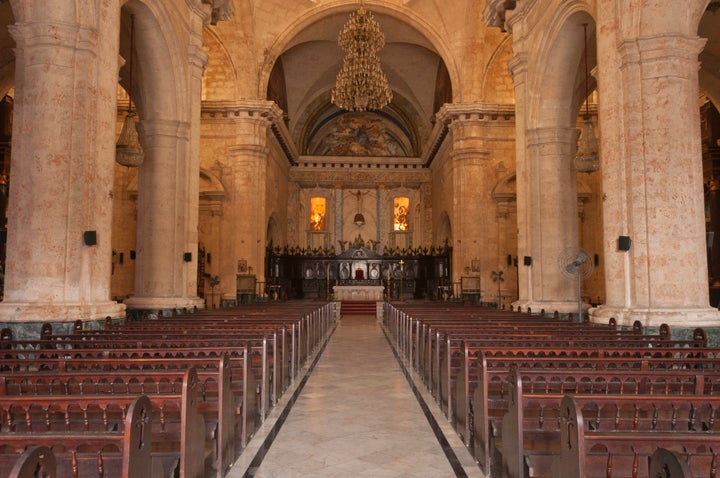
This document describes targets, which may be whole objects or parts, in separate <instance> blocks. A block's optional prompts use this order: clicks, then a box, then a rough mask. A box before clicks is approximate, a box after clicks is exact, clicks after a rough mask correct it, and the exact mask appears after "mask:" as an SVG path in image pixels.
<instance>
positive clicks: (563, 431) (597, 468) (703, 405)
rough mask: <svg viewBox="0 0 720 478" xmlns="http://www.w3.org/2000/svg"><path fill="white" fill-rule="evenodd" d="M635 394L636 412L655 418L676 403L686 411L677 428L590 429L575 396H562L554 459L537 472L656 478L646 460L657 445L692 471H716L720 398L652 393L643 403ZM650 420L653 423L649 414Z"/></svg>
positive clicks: (670, 410)
mask: <svg viewBox="0 0 720 478" xmlns="http://www.w3.org/2000/svg"><path fill="white" fill-rule="evenodd" d="M592 398H593V399H595V400H597V401H600V399H605V398H607V400H612V401H615V402H617V401H618V400H620V399H622V397H620V398H615V397H599V396H598V397H592ZM638 398H639V397H635V406H637V407H638V411H637V412H634V413H636V414H637V415H642V416H649V417H653V416H654V415H656V414H658V413H663V412H664V413H668V414H670V416H671V417H672V416H674V415H673V414H674V413H677V412H676V410H677V409H679V408H680V407H682V409H683V410H689V412H688V415H687V416H686V417H683V419H682V420H679V419H678V421H677V422H676V426H675V428H674V429H670V430H666V429H664V430H658V429H652V428H651V429H650V430H643V429H639V428H632V429H626V430H605V429H601V428H598V429H592V428H591V427H590V425H589V423H588V420H587V419H586V418H585V417H584V416H583V412H582V407H581V405H580V404H579V403H578V401H577V398H575V397H572V396H569V395H568V396H565V397H564V398H563V399H562V402H561V415H560V454H559V455H558V456H557V457H556V458H555V460H554V461H553V464H552V469H551V470H550V473H549V474H547V475H536V476H553V477H557V476H562V477H563V478H565V477H567V478H596V477H602V478H606V477H609V478H612V477H627V476H632V477H637V478H646V477H651V476H652V477H653V478H655V477H656V476H658V475H651V474H650V468H651V467H652V465H651V464H650V465H648V462H649V458H651V457H652V456H653V454H654V453H655V452H656V450H657V449H658V448H665V449H668V450H673V451H676V452H678V453H680V454H681V455H684V456H685V457H687V458H686V460H685V463H686V465H687V468H688V469H689V470H688V471H689V472H690V473H691V475H690V476H694V477H706V476H713V475H715V473H716V469H717V463H718V456H717V452H715V451H714V450H718V449H720V448H719V447H720V433H718V432H717V431H716V428H715V427H714V421H715V419H716V417H715V415H716V410H717V408H718V406H719V405H720V401H719V400H718V399H716V398H714V399H709V398H708V397H704V396H699V397H693V398H689V397H687V396H683V397H682V402H678V397H652V401H646V402H642V401H640V400H638ZM659 398H662V399H663V400H659ZM665 399H667V400H665ZM691 407H692V408H691ZM655 410H659V412H656V411H655ZM649 423H652V418H651V419H650V421H649ZM671 423H672V422H671ZM666 471H667V470H666ZM660 476H668V475H660ZM670 476H673V477H674V476H675V475H670Z"/></svg>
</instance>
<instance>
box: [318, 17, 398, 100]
mask: <svg viewBox="0 0 720 478" xmlns="http://www.w3.org/2000/svg"><path fill="white" fill-rule="evenodd" d="M338 45H340V47H341V48H342V49H343V51H345V58H344V59H343V66H342V69H341V70H340V72H339V73H338V75H337V79H336V80H335V88H333V90H332V100H331V101H332V103H334V104H335V105H337V106H338V107H339V108H342V109H344V110H348V111H365V110H379V109H381V108H382V107H383V106H385V105H386V104H388V103H389V102H390V100H392V91H391V90H390V87H389V86H388V80H387V77H386V76H385V73H383V71H382V68H381V67H380V58H379V57H378V52H379V51H380V50H381V49H382V48H383V47H384V46H385V35H383V33H382V32H381V31H380V25H379V24H378V22H377V21H375V17H374V16H373V14H372V12H370V11H367V10H365V8H363V6H362V3H361V4H360V8H359V9H358V10H357V11H356V12H354V13H352V14H350V18H349V19H348V21H347V23H346V24H345V26H344V27H343V29H342V31H341V32H340V34H339V35H338Z"/></svg>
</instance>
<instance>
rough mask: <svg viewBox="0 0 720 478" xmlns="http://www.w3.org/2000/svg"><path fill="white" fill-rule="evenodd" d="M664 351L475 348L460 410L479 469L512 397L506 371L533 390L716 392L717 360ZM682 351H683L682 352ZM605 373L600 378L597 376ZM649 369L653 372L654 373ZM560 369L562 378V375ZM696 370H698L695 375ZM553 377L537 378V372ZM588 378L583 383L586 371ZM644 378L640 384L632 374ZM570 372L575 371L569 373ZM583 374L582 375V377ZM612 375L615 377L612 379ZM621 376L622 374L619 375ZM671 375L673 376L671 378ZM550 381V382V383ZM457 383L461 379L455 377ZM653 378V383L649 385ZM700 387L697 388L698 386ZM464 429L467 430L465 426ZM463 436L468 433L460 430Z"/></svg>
mask: <svg viewBox="0 0 720 478" xmlns="http://www.w3.org/2000/svg"><path fill="white" fill-rule="evenodd" d="M684 352H685V354H682V353H677V354H676V356H675V357H673V358H667V357H645V358H636V357H619V356H618V357H605V356H603V355H600V356H594V357H567V356H561V357H540V358H538V357H520V356H510V357H503V356H500V355H495V356H490V357H488V356H486V355H485V354H484V353H483V352H480V353H478V360H477V364H478V367H477V386H476V388H475V389H474V391H473V392H472V397H473V398H472V401H471V402H470V404H469V405H468V407H469V408H470V410H469V411H467V412H468V413H467V415H465V414H464V413H463V414H461V412H463V411H462V410H460V411H459V412H458V415H459V416H467V417H468V418H467V420H468V422H469V424H470V426H471V428H472V430H471V431H470V434H471V439H470V440H466V444H467V445H468V447H469V448H470V449H471V450H472V451H473V455H474V456H475V459H476V460H478V462H479V463H480V465H481V467H482V468H483V469H489V468H490V464H491V463H492V457H491V453H492V450H493V448H494V439H495V438H496V437H498V436H500V434H501V432H502V425H501V424H502V420H503V417H504V415H505V414H506V413H507V411H508V408H509V400H510V397H512V390H513V389H512V388H511V385H510V384H511V382H512V380H511V378H510V371H511V369H512V368H513V367H517V368H518V370H519V374H520V375H521V376H523V377H525V378H526V379H527V380H528V383H527V384H526V388H527V389H529V390H531V391H532V392H533V393H535V392H541V391H548V392H549V391H551V390H552V391H556V392H562V393H569V392H578V391H580V392H584V393H592V392H599V393H606V392H614V393H623V392H630V393H639V392H641V391H642V392H643V393H652V392H657V393H658V394H665V393H676V394H680V393H682V394H687V393H690V394H692V393H694V392H698V393H705V394H717V393H718V391H719V389H720V384H718V378H717V377H718V374H719V373H720V360H718V359H715V358H704V357H695V354H694V352H693V351H692V350H689V349H688V350H685V351H684ZM686 354H687V356H685V355H686ZM603 374H606V378H605V379H604V381H602V382H598V380H597V377H598V376H600V377H602V376H603ZM653 374H655V375H654V378H653ZM563 375H564V376H565V378H563ZM696 375H697V376H696ZM543 376H545V377H548V376H549V377H553V376H554V377H555V379H552V378H551V379H550V380H548V379H546V380H540V377H543ZM593 376H594V377H596V378H593V379H591V380H592V382H593V383H587V380H589V377H593ZM638 376H639V377H643V378H647V381H646V383H645V384H644V385H643V386H642V387H641V386H640V384H639V383H640V382H639V381H638V379H637V377H638ZM533 377H536V378H533ZM573 377H577V378H574V379H572V378H573ZM582 377H586V380H583V378H582ZM613 377H615V378H614V379H613ZM623 377H624V378H623ZM670 377H675V378H674V380H673V382H672V383H669V382H668V379H669V378H670ZM553 381H554V383H553ZM459 383H461V382H459ZM653 384H654V385H653ZM700 388H702V392H701V391H700ZM465 433H467V432H465ZM462 436H463V438H467V437H468V435H467V434H462Z"/></svg>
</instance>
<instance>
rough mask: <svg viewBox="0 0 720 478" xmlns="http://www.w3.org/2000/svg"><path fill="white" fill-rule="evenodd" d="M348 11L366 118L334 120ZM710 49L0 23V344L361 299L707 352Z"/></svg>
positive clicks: (520, 14) (270, 7)
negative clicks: (490, 310) (368, 288)
mask: <svg viewBox="0 0 720 478" xmlns="http://www.w3.org/2000/svg"><path fill="white" fill-rule="evenodd" d="M359 8H363V9H366V10H367V11H369V12H371V14H372V16H373V18H374V19H375V20H376V21H377V24H378V25H379V30H380V31H381V32H382V34H383V35H384V39H383V42H382V43H383V44H382V48H379V51H378V53H377V55H378V57H379V60H380V65H381V68H382V72H383V74H384V75H385V77H386V81H387V85H386V86H387V87H388V89H389V90H390V92H391V100H390V101H389V102H388V103H387V104H385V105H383V106H382V107H380V108H372V107H368V108H365V107H361V108H354V109H347V108H343V107H340V106H338V105H337V104H335V103H334V102H333V100H334V99H335V98H334V97H335V95H336V88H339V87H338V86H336V83H337V82H338V78H339V72H340V71H341V69H342V68H343V64H344V55H345V54H346V53H345V52H344V51H343V49H342V48H341V47H340V46H339V44H338V36H339V33H340V32H341V31H342V30H343V27H344V25H346V23H347V22H348V19H349V17H350V15H351V14H353V12H356V11H357V10H358V9H359ZM719 26H720V2H718V1H717V0H683V1H677V0H654V1H652V2H647V1H639V0H628V1H627V2H607V1H604V0H582V1H581V0H549V1H543V2H539V1H534V0H457V1H455V0H454V1H453V2H451V5H448V4H447V3H446V2H442V1H439V0H405V1H400V0H367V1H364V2H358V1H350V0H293V1H290V2H288V1H281V0H262V1H257V0H119V1H110V2H107V1H95V0H83V1H77V2H63V1H59V0H53V1H49V2H40V1H37V0H36V1H32V0H10V1H0V91H1V92H2V93H3V95H2V96H3V97H4V98H3V100H2V103H0V152H1V153H2V154H1V157H2V173H3V174H2V181H0V182H1V184H0V192H1V193H2V194H1V196H2V204H1V205H2V209H3V212H4V217H3V219H4V224H3V226H4V229H3V231H2V237H3V239H4V241H3V248H2V251H1V257H0V258H1V259H2V265H3V294H4V295H3V301H2V303H0V315H2V318H0V322H3V323H19V322H23V323H33V322H37V321H41V320H48V319H49V318H51V319H52V320H55V321H58V322H67V321H72V320H76V319H78V318H80V319H83V320H92V319H99V318H103V317H105V316H114V317H115V316H124V315H125V314H126V313H127V312H128V311H132V310H139V311H145V310H155V311H157V310H169V309H180V308H188V307H190V308H192V307H198V308H215V307H222V306H227V305H233V304H237V303H238V302H242V301H250V300H254V301H263V300H285V299H297V298H304V299H325V298H329V297H330V296H331V287H332V285H336V284H339V283H347V284H359V283H365V282H368V283H373V284H379V285H382V286H383V287H386V288H387V291H386V293H388V294H389V297H394V298H401V299H408V300H409V299H429V300H472V301H479V302H481V303H486V304H491V305H493V306H497V307H499V308H509V307H511V306H512V307H516V308H518V307H519V308H523V309H525V308H532V309H534V310H539V309H544V310H558V311H560V312H572V311H576V310H577V308H578V299H580V301H581V303H582V307H584V308H586V309H587V310H589V311H590V315H591V317H592V319H593V320H597V321H605V320H607V318H608V317H614V318H616V319H617V320H618V321H619V322H620V323H623V324H631V323H632V321H634V320H641V321H642V322H643V323H644V324H646V325H658V324H659V323H660V322H661V321H662V322H670V323H678V324H682V323H688V322H689V323H693V324H697V325H710V324H717V321H718V319H720V317H719V316H718V312H717V310H716V307H717V305H718V301H719V300H720V189H719V187H718V183H717V178H715V177H714V176H715V173H716V172H719V173H720V115H719V114H718V109H717V108H718V104H719V103H718V102H720V28H719ZM337 84H339V83H337ZM338 94H339V93H338ZM128 119H129V120H128ZM127 125H130V128H131V130H132V129H134V130H136V133H135V131H130V132H131V133H134V134H135V135H136V136H137V138H136V139H135V143H136V144H138V143H139V145H140V147H139V149H137V150H134V151H129V152H128V151H127V150H126V151H124V152H123V153H122V154H121V152H120V150H121V148H120V143H121V142H122V141H124V140H123V138H124V134H126V133H127V132H128V131H127V130H126V127H127ZM133 126H135V127H134V128H133ZM581 131H582V133H580V132H581ZM587 144H590V145H591V146H590V147H591V149H592V148H593V147H594V151H590V153H591V154H590V155H589V156H583V153H585V152H587V151H585V147H586V146H587ZM123 146H127V144H124V145H123ZM584 160H589V161H590V162H592V161H595V163H594V164H590V165H588V164H585V163H583V161H584ZM715 163H718V164H719V168H715ZM578 258H582V260H581V261H580V262H582V264H579V266H581V267H577V268H573V269H572V270H569V268H568V266H569V265H571V264H572V263H573V262H575V261H576V260H577V259H578ZM401 284H402V285H401ZM393 294H394V295H393Z"/></svg>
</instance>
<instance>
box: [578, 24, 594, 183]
mask: <svg viewBox="0 0 720 478" xmlns="http://www.w3.org/2000/svg"><path fill="white" fill-rule="evenodd" d="M583 27H584V29H585V115H584V116H583V124H582V127H581V129H580V140H579V142H578V149H577V153H575V170H576V171H579V172H581V173H593V172H595V171H597V170H598V169H600V156H599V154H598V143H597V138H595V128H594V127H593V124H592V121H591V120H590V108H589V104H588V103H589V101H590V91H589V83H590V81H589V75H588V47H587V23H586V24H584V25H583Z"/></svg>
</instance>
